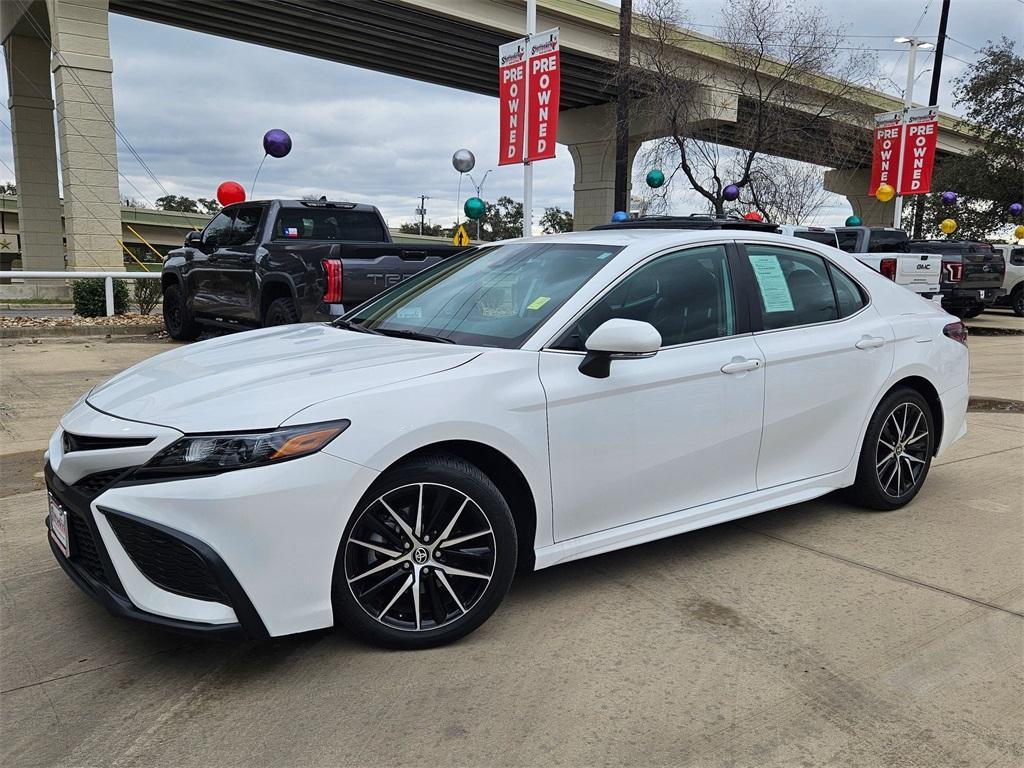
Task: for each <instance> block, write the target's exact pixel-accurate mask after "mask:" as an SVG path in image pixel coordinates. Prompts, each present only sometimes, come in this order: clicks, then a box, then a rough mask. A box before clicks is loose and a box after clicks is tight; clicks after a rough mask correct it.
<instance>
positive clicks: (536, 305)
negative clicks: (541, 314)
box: [526, 296, 551, 309]
mask: <svg viewBox="0 0 1024 768" xmlns="http://www.w3.org/2000/svg"><path fill="white" fill-rule="evenodd" d="M549 301H551V297H550V296H538V297H537V298H536V299H534V300H533V301H531V302H530V303H529V304H527V305H526V308H527V309H540V308H541V307H543V306H544V305H545V304H547V303H548V302H549Z"/></svg>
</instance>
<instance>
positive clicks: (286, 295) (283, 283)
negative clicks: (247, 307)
mask: <svg viewBox="0 0 1024 768" xmlns="http://www.w3.org/2000/svg"><path fill="white" fill-rule="evenodd" d="M277 299H292V300H294V299H295V290H294V288H293V286H292V284H291V283H289V282H288V281H287V280H284V279H282V278H269V279H267V280H264V281H263V284H262V285H261V286H260V316H259V319H260V320H261V321H262V320H264V319H265V318H266V316H267V310H268V309H270V305H271V303H273V302H274V301H276V300H277Z"/></svg>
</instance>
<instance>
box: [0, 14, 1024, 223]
mask: <svg viewBox="0 0 1024 768" xmlns="http://www.w3.org/2000/svg"><path fill="white" fill-rule="evenodd" d="M368 1H369V0H368ZM451 4H452V6H453V7H455V8H457V6H458V0H452V3H451ZM613 4H614V3H613ZM636 4H637V5H639V2H637V3H636ZM682 4H683V5H684V6H687V7H688V8H689V14H690V17H691V19H692V22H693V26H694V28H695V29H696V30H697V31H700V32H703V33H705V34H708V35H714V34H715V32H716V27H715V25H716V24H719V23H720V12H719V10H718V9H719V7H720V6H718V4H717V3H715V2H706V1H705V0H690V1H689V2H686V0H683V2H682ZM819 4H820V5H821V7H822V8H824V10H825V12H826V13H827V14H828V15H829V16H830V18H831V19H832V21H833V24H835V25H841V26H843V27H845V28H846V31H847V32H848V34H849V42H848V43H847V44H848V45H857V46H863V47H865V48H870V49H878V50H875V51H873V53H874V54H875V55H876V56H877V60H878V68H879V72H880V74H881V75H882V76H890V77H891V79H892V80H893V81H895V82H893V83H891V84H890V86H889V88H888V90H889V91H890V92H893V93H898V92H899V91H900V89H901V88H902V83H903V82H904V80H905V77H906V59H905V57H904V55H903V54H902V53H901V50H900V49H901V48H904V47H905V46H899V45H897V44H895V43H893V42H892V38H893V37H894V36H897V35H910V34H916V35H918V36H920V37H925V38H927V37H931V38H932V39H934V36H935V35H936V31H937V27H938V17H939V7H940V6H941V0H858V1H857V2H849V0H822V1H821V2H820V3H819ZM797 5H804V4H803V3H802V2H798V3H797ZM1003 34H1006V35H1009V36H1011V37H1014V38H1016V39H1024V0H952V11H951V14H950V22H949V35H950V36H951V37H950V39H949V40H948V42H947V47H946V53H947V57H946V60H945V62H944V64H943V68H942V90H941V95H940V107H941V108H942V109H943V110H944V111H956V110H955V109H954V106H953V104H952V96H951V87H950V83H951V81H952V80H953V78H955V77H956V76H957V75H959V74H961V73H962V72H963V71H964V70H965V68H967V67H968V66H969V65H970V62H972V61H974V60H975V58H976V55H977V54H976V49H977V48H980V47H981V46H982V45H983V44H984V43H985V42H986V41H987V40H991V39H997V38H998V37H999V36H1000V35H1003ZM110 36H111V47H112V56H113V59H114V99H115V113H116V120H117V123H118V127H119V128H120V129H121V131H122V132H123V133H124V134H125V135H126V136H127V137H128V139H129V140H130V141H131V142H132V144H133V145H134V147H135V149H136V150H137V152H138V153H139V154H140V155H141V156H142V158H143V159H144V160H145V161H146V163H147V164H148V165H149V167H150V168H151V169H152V170H153V172H154V174H155V175H156V176H157V178H158V179H159V180H160V182H161V183H162V185H163V187H164V188H165V189H166V190H168V191H169V192H171V193H173V194H186V195H190V196H193V197H213V196H214V191H215V189H216V186H217V184H218V183H219V182H221V181H223V180H225V179H234V180H237V181H239V182H240V183H242V184H243V186H245V187H246V188H247V189H248V188H249V187H250V184H251V182H252V178H253V174H254V173H255V170H256V167H257V165H258V164H259V161H260V158H261V156H262V147H261V143H260V140H261V137H262V135H263V133H264V132H265V131H266V130H268V129H269V128H275V127H276V128H284V129H285V130H287V131H288V132H289V133H290V134H291V135H292V137H293V139H294V149H293V151H292V153H291V154H290V155H289V156H288V157H287V158H285V159H282V160H275V159H273V158H269V159H268V160H267V163H266V165H265V166H264V169H263V171H262V173H261V176H260V180H259V183H258V185H257V187H256V193H257V196H259V197H270V196H279V197H297V196H301V195H304V194H316V195H320V194H326V195H328V196H329V197H331V198H335V199H349V200H359V201H365V202H371V203H374V204H376V205H377V206H379V207H380V208H381V210H382V211H383V212H384V214H385V216H386V217H387V219H388V220H389V223H390V224H391V225H392V226H397V225H398V224H399V223H401V222H403V221H409V220H412V219H413V218H414V212H413V209H415V208H416V207H417V206H418V204H419V195H420V194H426V195H429V196H430V198H431V199H430V200H429V201H428V202H427V207H428V211H429V218H430V219H431V220H433V221H436V222H440V223H445V224H448V223H450V222H451V221H452V219H453V218H454V216H455V212H456V194H457V192H456V185H457V182H458V175H457V174H456V173H455V172H454V171H453V170H452V167H451V163H450V158H451V153H452V152H453V151H454V150H455V149H458V148H459V147H467V148H469V149H471V150H473V151H474V152H475V153H476V155H477V158H478V161H477V171H478V172H476V173H474V175H475V176H476V177H477V179H478V180H479V178H480V176H481V175H482V174H483V172H484V171H486V170H487V169H488V168H494V169H495V170H494V172H493V173H491V174H490V176H489V177H488V179H487V183H486V186H485V188H484V196H485V197H486V198H488V199H494V198H496V197H498V196H499V195H503V194H507V195H511V196H513V197H516V198H520V199H521V196H522V171H521V169H520V168H517V167H513V166H506V167H503V168H500V169H499V168H498V167H497V165H496V156H497V122H498V119H497V109H498V103H497V100H496V99H494V98H490V97H486V96H478V95H475V94H471V93H465V92H462V91H458V90H454V89H449V88H444V87H441V86H434V85H429V84H425V83H420V82H415V81H412V80H406V79H403V78H399V77H395V76H391V75H385V74H379V73H376V72H371V71H367V70H360V69H356V68H353V67H348V66H344V65H341V64H334V63H330V62H326V61H321V60H318V59H313V58H308V57H304V56H300V55H296V54H289V53H285V52H282V51H277V50H272V49H268V48H261V47H257V46H254V45H248V44H245V43H239V42H234V41H231V40H226V39H221V38H216V37H211V36H207V35H203V34H199V33H195V32H189V31H185V30H180V29H176V28H174V27H168V26H163V25H158V24H153V23H149V22H144V21H138V20H135V19H132V18H127V17H123V16H116V15H115V16H112V17H111V25H110ZM932 58H933V57H932V55H931V54H927V55H924V56H922V57H920V58H919V62H918V68H919V71H920V70H923V69H928V68H930V67H931V66H932V65H933V61H932ZM930 77H931V73H930V72H928V73H927V74H924V75H923V76H922V77H921V78H920V79H919V80H918V86H917V91H916V94H917V96H918V100H921V99H924V98H925V97H926V95H927V91H928V83H929V82H930ZM0 80H5V76H4V74H3V73H2V72H0ZM4 85H5V87H6V82H5V83H4ZM5 112H6V109H2V110H0V116H2V117H3V119H4V122H5V123H6V124H8V125H9V124H10V119H9V116H8V115H6V114H5ZM118 149H119V163H120V168H121V171H122V173H123V174H124V175H125V176H126V177H127V179H128V180H129V181H124V180H122V190H121V191H122V194H124V195H128V196H131V197H134V198H136V199H138V200H140V201H153V200H155V199H156V198H157V197H159V196H160V195H161V194H163V192H162V191H161V189H160V188H159V187H158V186H157V184H156V183H155V182H154V181H153V180H152V179H151V178H149V176H148V175H147V174H146V173H145V171H143V169H142V168H141V167H140V166H139V164H138V163H137V161H136V160H135V159H134V158H133V157H132V156H131V155H130V154H129V153H128V152H127V150H126V149H125V148H124V147H123V146H119V148H118ZM11 168H13V160H12V157H11V138H10V134H9V132H8V131H7V130H6V129H5V128H3V127H0V178H11V177H13V171H11V170H10V169H11ZM535 168H536V170H535V191H534V200H535V206H536V207H535V212H536V215H537V216H539V215H540V213H541V211H542V210H543V208H544V207H546V206H553V205H558V206H561V207H563V208H571V207H572V183H573V165H572V160H571V158H570V157H569V154H568V151H567V150H566V148H565V147H563V146H559V147H558V157H557V158H555V159H554V160H548V161H544V162H541V163H537V164H536V166H535ZM129 182H130V183H129ZM673 183H674V184H675V185H677V188H676V189H674V195H673V200H674V205H675V207H676V208H677V210H678V212H689V211H691V210H697V208H698V205H697V204H696V202H695V200H694V198H693V193H692V192H688V190H686V189H684V188H683V187H682V185H683V184H685V182H684V181H682V177H681V176H680V177H679V180H678V181H674V182H673ZM465 196H466V190H465V189H464V190H463V198H465ZM844 203H845V200H843V199H842V198H837V199H834V200H832V201H830V206H829V207H828V208H827V209H826V210H825V211H823V212H822V215H821V218H820V222H821V223H838V222H841V220H842V219H843V218H844V217H845V216H846V215H847V214H848V213H849V211H848V209H847V208H846V206H845V205H844Z"/></svg>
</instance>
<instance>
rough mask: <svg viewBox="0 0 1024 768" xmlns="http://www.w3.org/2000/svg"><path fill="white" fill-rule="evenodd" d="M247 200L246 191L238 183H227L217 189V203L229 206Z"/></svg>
mask: <svg viewBox="0 0 1024 768" xmlns="http://www.w3.org/2000/svg"><path fill="white" fill-rule="evenodd" d="M244 200H245V190H244V189H242V185H241V184H239V183H238V182H237V181H225V182H222V183H221V185H220V186H219V187H217V202H218V203H220V204H221V205H224V206H228V205H231V204H232V203H241V202H243V201H244Z"/></svg>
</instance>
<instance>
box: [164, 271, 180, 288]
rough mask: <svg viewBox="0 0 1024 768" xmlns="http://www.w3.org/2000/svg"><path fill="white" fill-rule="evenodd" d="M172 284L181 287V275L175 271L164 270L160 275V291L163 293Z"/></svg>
mask: <svg viewBox="0 0 1024 768" xmlns="http://www.w3.org/2000/svg"><path fill="white" fill-rule="evenodd" d="M172 285H177V286H178V287H181V285H182V281H181V276H180V275H179V274H178V273H177V272H168V271H167V270H164V272H163V274H161V275H160V293H165V292H166V291H167V289H168V288H170V287H171V286H172Z"/></svg>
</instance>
